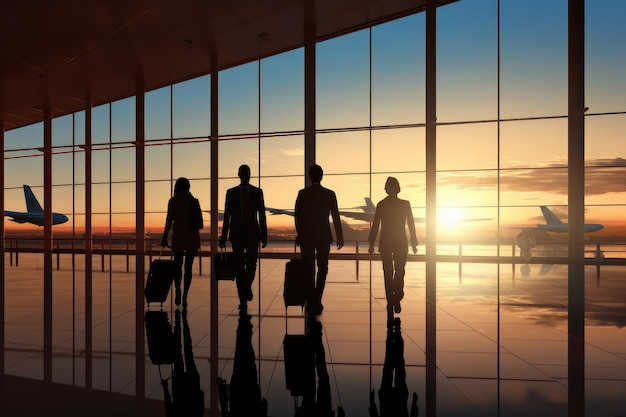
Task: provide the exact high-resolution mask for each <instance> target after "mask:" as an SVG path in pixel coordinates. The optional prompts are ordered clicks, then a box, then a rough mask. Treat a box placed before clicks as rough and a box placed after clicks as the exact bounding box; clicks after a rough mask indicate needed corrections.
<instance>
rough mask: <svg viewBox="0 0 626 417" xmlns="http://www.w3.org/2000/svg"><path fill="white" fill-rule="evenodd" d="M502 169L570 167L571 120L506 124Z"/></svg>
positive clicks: (501, 131)
mask: <svg viewBox="0 0 626 417" xmlns="http://www.w3.org/2000/svg"><path fill="white" fill-rule="evenodd" d="M500 166H501V167H502V168H530V167H533V168H534V167H565V166H567V119H565V118H563V119H550V120H529V121H520V122H506V123H502V124H501V125H500Z"/></svg>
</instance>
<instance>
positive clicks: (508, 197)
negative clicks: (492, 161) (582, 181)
mask: <svg viewBox="0 0 626 417" xmlns="http://www.w3.org/2000/svg"><path fill="white" fill-rule="evenodd" d="M500 190H501V191H500V204H501V205H503V206H526V205H530V206H534V207H538V206H539V205H542V206H544V205H548V206H550V205H567V168H560V169H523V170H522V169H520V170H507V171H502V172H501V174H500Z"/></svg>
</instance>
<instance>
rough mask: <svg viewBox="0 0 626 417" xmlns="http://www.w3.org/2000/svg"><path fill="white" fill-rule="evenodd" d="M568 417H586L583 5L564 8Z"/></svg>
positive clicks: (575, 0) (575, 1)
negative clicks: (565, 47) (566, 92)
mask: <svg viewBox="0 0 626 417" xmlns="http://www.w3.org/2000/svg"><path fill="white" fill-rule="evenodd" d="M568 91H569V95H568V110H567V118H568V223H569V250H568V252H569V261H568V264H569V265H568V311H567V317H568V345H567V353H568V361H567V362H568V363H567V369H568V376H567V389H568V416H569V417H583V416H584V415H585V263H584V262H585V247H584V242H585V226H584V224H585V115H584V113H585V110H584V109H585V1H584V0H569V2H568Z"/></svg>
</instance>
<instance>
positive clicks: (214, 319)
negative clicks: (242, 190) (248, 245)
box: [210, 52, 220, 417]
mask: <svg viewBox="0 0 626 417" xmlns="http://www.w3.org/2000/svg"><path fill="white" fill-rule="evenodd" d="M217 60H218V58H217V54H216V53H215V52H213V53H211V253H212V254H214V253H217V251H218V248H217V241H218V240H219V235H218V233H219V231H218V229H217V224H218V211H219V207H218V204H217V203H218V200H219V191H220V189H219V181H218V179H219V169H218V168H219V165H218V162H219V141H218V137H219V136H218V135H219V111H218V108H219V100H218V98H219V70H218V66H217ZM214 275H215V266H214V265H213V258H211V332H210V333H211V347H210V355H211V356H210V360H211V370H210V384H211V385H210V386H211V396H210V398H211V405H210V410H211V417H217V416H219V405H218V404H219V397H218V392H217V384H216V381H217V377H218V376H219V372H218V371H219V369H218V367H219V363H218V362H219V338H218V333H219V332H218V327H219V317H218V313H219V304H218V299H219V297H218V295H219V294H218V290H219V289H218V285H217V284H218V283H217V280H216V279H213V276H214Z"/></svg>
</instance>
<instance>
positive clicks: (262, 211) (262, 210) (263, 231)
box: [259, 188, 267, 248]
mask: <svg viewBox="0 0 626 417" xmlns="http://www.w3.org/2000/svg"><path fill="white" fill-rule="evenodd" d="M259 196H260V198H261V206H260V207H259V226H260V227H261V247H263V248H264V247H266V246H267V218H266V216H265V199H264V198H263V190H261V189H260V188H259Z"/></svg>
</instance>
